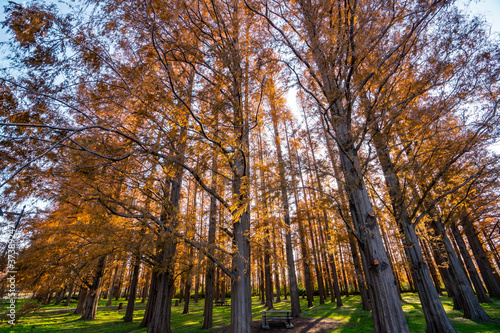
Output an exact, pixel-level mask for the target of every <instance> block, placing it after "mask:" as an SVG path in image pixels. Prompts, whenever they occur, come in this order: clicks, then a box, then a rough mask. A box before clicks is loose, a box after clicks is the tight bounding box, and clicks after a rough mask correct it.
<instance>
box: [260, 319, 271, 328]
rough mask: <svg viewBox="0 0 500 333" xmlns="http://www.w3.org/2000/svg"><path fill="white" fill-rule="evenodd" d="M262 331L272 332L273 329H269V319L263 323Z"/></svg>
mask: <svg viewBox="0 0 500 333" xmlns="http://www.w3.org/2000/svg"><path fill="white" fill-rule="evenodd" d="M262 329H263V330H270V329H271V328H270V327H269V323H268V322H267V319H264V322H263V323H262Z"/></svg>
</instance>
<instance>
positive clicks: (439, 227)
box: [430, 213, 491, 321]
mask: <svg viewBox="0 0 500 333" xmlns="http://www.w3.org/2000/svg"><path fill="white" fill-rule="evenodd" d="M430 217H431V222H430V227H431V230H432V232H433V233H434V235H433V236H434V237H435V238H436V239H437V241H438V242H440V243H441V249H444V251H445V252H444V253H446V256H447V263H448V268H447V270H448V272H449V274H450V277H451V281H452V283H453V285H454V286H455V288H456V290H457V295H455V296H456V297H457V298H458V299H459V301H460V302H461V303H462V305H463V310H464V318H467V319H471V320H474V321H476V320H477V321H480V320H490V319H491V318H490V317H489V316H488V314H487V313H486V311H484V309H483V308H482V307H481V304H479V301H478V299H477V298H476V295H475V294H474V291H473V290H472V286H471V284H470V282H469V279H468V277H467V275H466V274H465V272H464V271H463V269H462V267H461V266H460V263H459V261H458V258H457V256H456V254H455V251H454V249H453V246H452V245H451V242H450V239H449V238H448V235H447V233H446V231H445V229H444V225H443V224H442V223H441V221H439V220H438V216H436V215H433V213H431V214H430Z"/></svg>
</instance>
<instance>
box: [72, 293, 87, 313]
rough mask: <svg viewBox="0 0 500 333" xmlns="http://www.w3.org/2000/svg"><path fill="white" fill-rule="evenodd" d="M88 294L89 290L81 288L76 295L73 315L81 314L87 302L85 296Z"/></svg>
mask: <svg viewBox="0 0 500 333" xmlns="http://www.w3.org/2000/svg"><path fill="white" fill-rule="evenodd" d="M88 294H89V290H88V288H87V287H81V288H80V292H79V293H78V304H77V305H76V309H75V312H74V314H82V313H83V310H84V309H85V303H86V302H87V295H88Z"/></svg>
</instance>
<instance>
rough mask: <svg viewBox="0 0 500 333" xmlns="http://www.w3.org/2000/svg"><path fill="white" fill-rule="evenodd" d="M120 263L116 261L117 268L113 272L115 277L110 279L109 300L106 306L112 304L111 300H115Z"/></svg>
mask: <svg viewBox="0 0 500 333" xmlns="http://www.w3.org/2000/svg"><path fill="white" fill-rule="evenodd" d="M119 266H120V265H119V264H118V263H116V266H115V270H114V273H113V277H112V278H111V279H110V281H109V289H108V301H107V302H106V306H111V302H112V301H113V295H114V288H115V283H116V276H117V275H118V267H119Z"/></svg>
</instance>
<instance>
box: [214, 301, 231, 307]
mask: <svg viewBox="0 0 500 333" xmlns="http://www.w3.org/2000/svg"><path fill="white" fill-rule="evenodd" d="M214 304H215V306H229V302H228V301H215V302H214Z"/></svg>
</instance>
